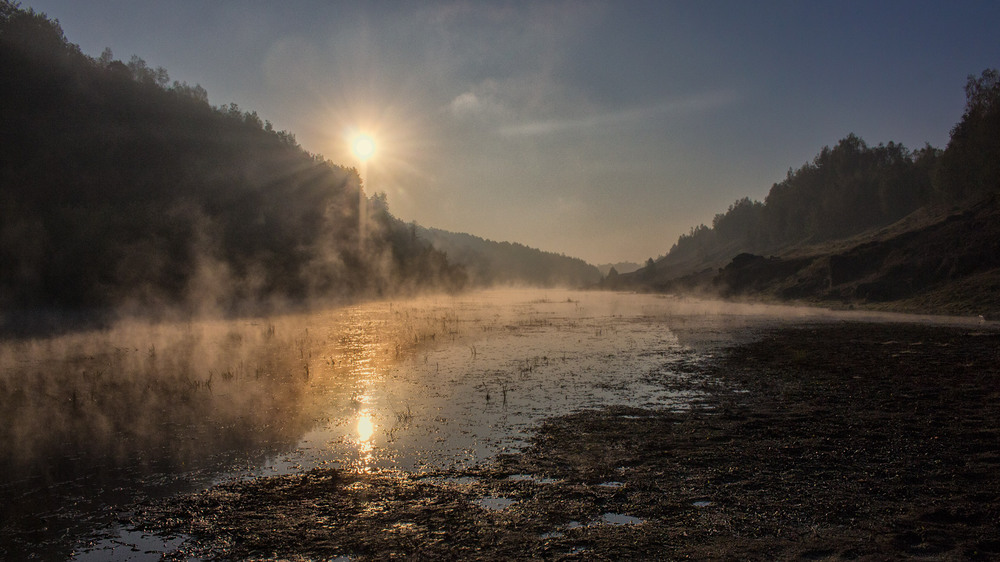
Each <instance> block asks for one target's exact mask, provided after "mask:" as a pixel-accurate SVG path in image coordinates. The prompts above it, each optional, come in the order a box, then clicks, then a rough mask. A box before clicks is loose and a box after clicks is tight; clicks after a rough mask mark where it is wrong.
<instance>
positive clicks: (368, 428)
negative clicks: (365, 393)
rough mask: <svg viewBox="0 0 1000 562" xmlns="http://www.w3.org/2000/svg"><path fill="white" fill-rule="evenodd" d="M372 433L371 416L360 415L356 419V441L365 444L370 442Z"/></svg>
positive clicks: (373, 430)
mask: <svg viewBox="0 0 1000 562" xmlns="http://www.w3.org/2000/svg"><path fill="white" fill-rule="evenodd" d="M374 433H375V422H373V421H372V418H371V416H370V415H368V413H367V412H364V413H362V414H361V416H360V417H359V418H358V441H359V442H361V443H367V442H368V441H370V440H371V438H372V435H373V434H374Z"/></svg>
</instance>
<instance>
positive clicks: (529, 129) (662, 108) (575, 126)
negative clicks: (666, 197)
mask: <svg viewBox="0 0 1000 562" xmlns="http://www.w3.org/2000/svg"><path fill="white" fill-rule="evenodd" d="M737 99H738V97H737V96H736V94H735V93H733V92H710V93H707V94H701V95H697V96H691V97H688V98H683V99H677V100H670V101H667V102H663V103H659V104H656V105H652V106H647V107H640V108H634V109H626V110H622V111H613V112H608V113H601V114H597V115H589V116H586V117H579V118H574V119H547V120H540V121H530V122H526V123H518V124H516V125H508V126H504V127H501V128H500V129H499V132H500V134H501V135H503V136H508V137H525V136H539V135H552V134H558V133H564V132H572V131H580V130H586V129H593V128H605V129H606V128H609V127H616V126H622V125H630V124H634V123H640V122H643V121H649V120H653V119H661V118H664V117H671V116H687V115H694V114H698V113H704V112H706V111H711V110H713V109H717V108H720V107H724V106H727V105H730V104H732V103H735V102H736V101H737Z"/></svg>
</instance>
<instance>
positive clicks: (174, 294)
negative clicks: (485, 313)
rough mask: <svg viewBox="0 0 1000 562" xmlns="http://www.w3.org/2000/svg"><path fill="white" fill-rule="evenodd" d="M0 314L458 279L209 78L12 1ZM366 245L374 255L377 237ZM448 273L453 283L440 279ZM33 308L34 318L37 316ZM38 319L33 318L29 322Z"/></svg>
mask: <svg viewBox="0 0 1000 562" xmlns="http://www.w3.org/2000/svg"><path fill="white" fill-rule="evenodd" d="M0 68H2V69H3V76H2V83H0V108H2V110H0V318H2V319H4V321H6V322H8V323H10V322H11V321H12V320H11V319H12V318H13V317H14V316H17V315H18V314H21V313H26V312H27V311H31V313H32V314H35V313H37V312H38V311H45V310H48V311H54V310H59V311H91V310H95V309H108V308H110V307H118V306H125V305H137V306H142V307H148V306H149V305H154V304H164V303H170V304H178V303H183V304H184V305H185V306H187V307H200V306H213V307H222V308H227V309H231V308H233V307H238V306H243V305H246V304H247V303H257V304H259V303H263V302H268V301H274V300H285V301H287V300H293V301H294V300H302V299H305V298H309V297H317V296H318V297H337V296H344V295H358V294H381V293H386V292H392V291H398V290H404V289H406V290H408V289H414V288H419V287H427V286H430V285H435V286H445V287H447V288H454V287H457V286H459V285H461V284H462V283H463V282H464V273H463V272H462V271H461V268H456V267H454V266H452V265H451V264H449V263H448V261H447V259H446V258H445V256H444V255H443V254H442V253H441V252H439V251H437V250H435V249H433V248H431V247H430V246H429V245H428V244H427V243H425V242H420V241H417V240H413V239H411V237H409V236H407V235H406V234H407V228H408V227H407V225H405V224H403V223H401V222H400V221H398V220H396V219H395V218H394V217H392V215H391V214H390V213H389V212H388V209H387V208H386V205H385V201H384V199H381V198H371V197H366V198H365V201H366V206H367V212H368V213H370V215H371V221H370V223H369V228H368V229H367V231H366V233H365V237H366V238H367V239H366V240H365V241H364V242H362V241H361V240H359V226H358V224H359V220H358V218H359V217H358V210H359V190H360V189H361V185H360V181H359V177H358V174H357V172H356V171H355V170H354V169H348V168H344V167H342V166H338V165H336V164H333V163H331V162H329V161H326V160H325V159H323V158H321V157H319V156H315V155H311V154H309V153H307V152H306V151H304V150H303V149H301V148H300V147H299V146H298V145H297V144H296V142H295V138H294V136H293V135H291V134H290V133H287V132H284V131H276V130H274V129H273V127H272V126H271V124H270V123H268V122H267V121H264V120H262V119H261V118H260V117H258V116H257V114H256V113H254V112H243V111H241V110H240V109H239V108H238V107H237V106H236V105H235V104H231V105H229V106H224V107H212V106H210V105H209V103H208V99H207V95H206V92H205V90H204V89H202V88H201V87H200V86H189V85H187V84H185V83H178V82H172V83H171V82H170V80H169V77H168V74H167V72H166V71H165V70H164V69H162V68H155V69H154V68H150V67H148V66H147V65H146V63H145V62H144V61H142V60H141V59H139V58H137V57H132V59H131V60H130V61H129V62H127V63H125V62H122V61H119V60H115V59H114V58H113V55H112V54H111V53H110V51H105V53H104V54H103V55H102V56H101V57H99V58H96V59H95V58H91V57H88V56H86V55H84V54H82V53H81V52H80V49H79V48H78V47H77V46H76V45H73V44H72V43H70V42H69V41H68V40H67V39H66V38H65V37H64V35H63V32H62V30H61V29H60V27H59V25H58V23H57V22H55V21H52V20H49V19H47V18H46V17H45V16H43V15H40V14H37V13H34V12H33V11H30V10H23V9H20V8H19V7H18V6H17V5H16V4H15V3H12V2H9V1H7V0H4V1H3V2H0ZM362 249H363V251H362ZM439 284H440V285H439ZM22 316H23V315H22ZM22 319H23V318H22Z"/></svg>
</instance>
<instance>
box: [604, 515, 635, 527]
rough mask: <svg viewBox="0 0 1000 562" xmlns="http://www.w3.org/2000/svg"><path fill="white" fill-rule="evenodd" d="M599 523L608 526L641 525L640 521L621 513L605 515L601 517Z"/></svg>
mask: <svg viewBox="0 0 1000 562" xmlns="http://www.w3.org/2000/svg"><path fill="white" fill-rule="evenodd" d="M601 523H605V524H608V525H638V524H639V523H642V519H639V518H638V517H632V516H631V515H624V514H621V513H605V514H604V515H601Z"/></svg>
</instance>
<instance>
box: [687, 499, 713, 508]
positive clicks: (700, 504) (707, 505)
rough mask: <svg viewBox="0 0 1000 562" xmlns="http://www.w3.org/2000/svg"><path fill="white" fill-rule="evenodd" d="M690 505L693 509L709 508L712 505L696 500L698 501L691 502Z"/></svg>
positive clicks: (706, 501)
mask: <svg viewBox="0 0 1000 562" xmlns="http://www.w3.org/2000/svg"><path fill="white" fill-rule="evenodd" d="M691 505H693V506H695V507H709V506H711V505H712V502H710V501H708V500H698V501H694V502H691Z"/></svg>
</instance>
